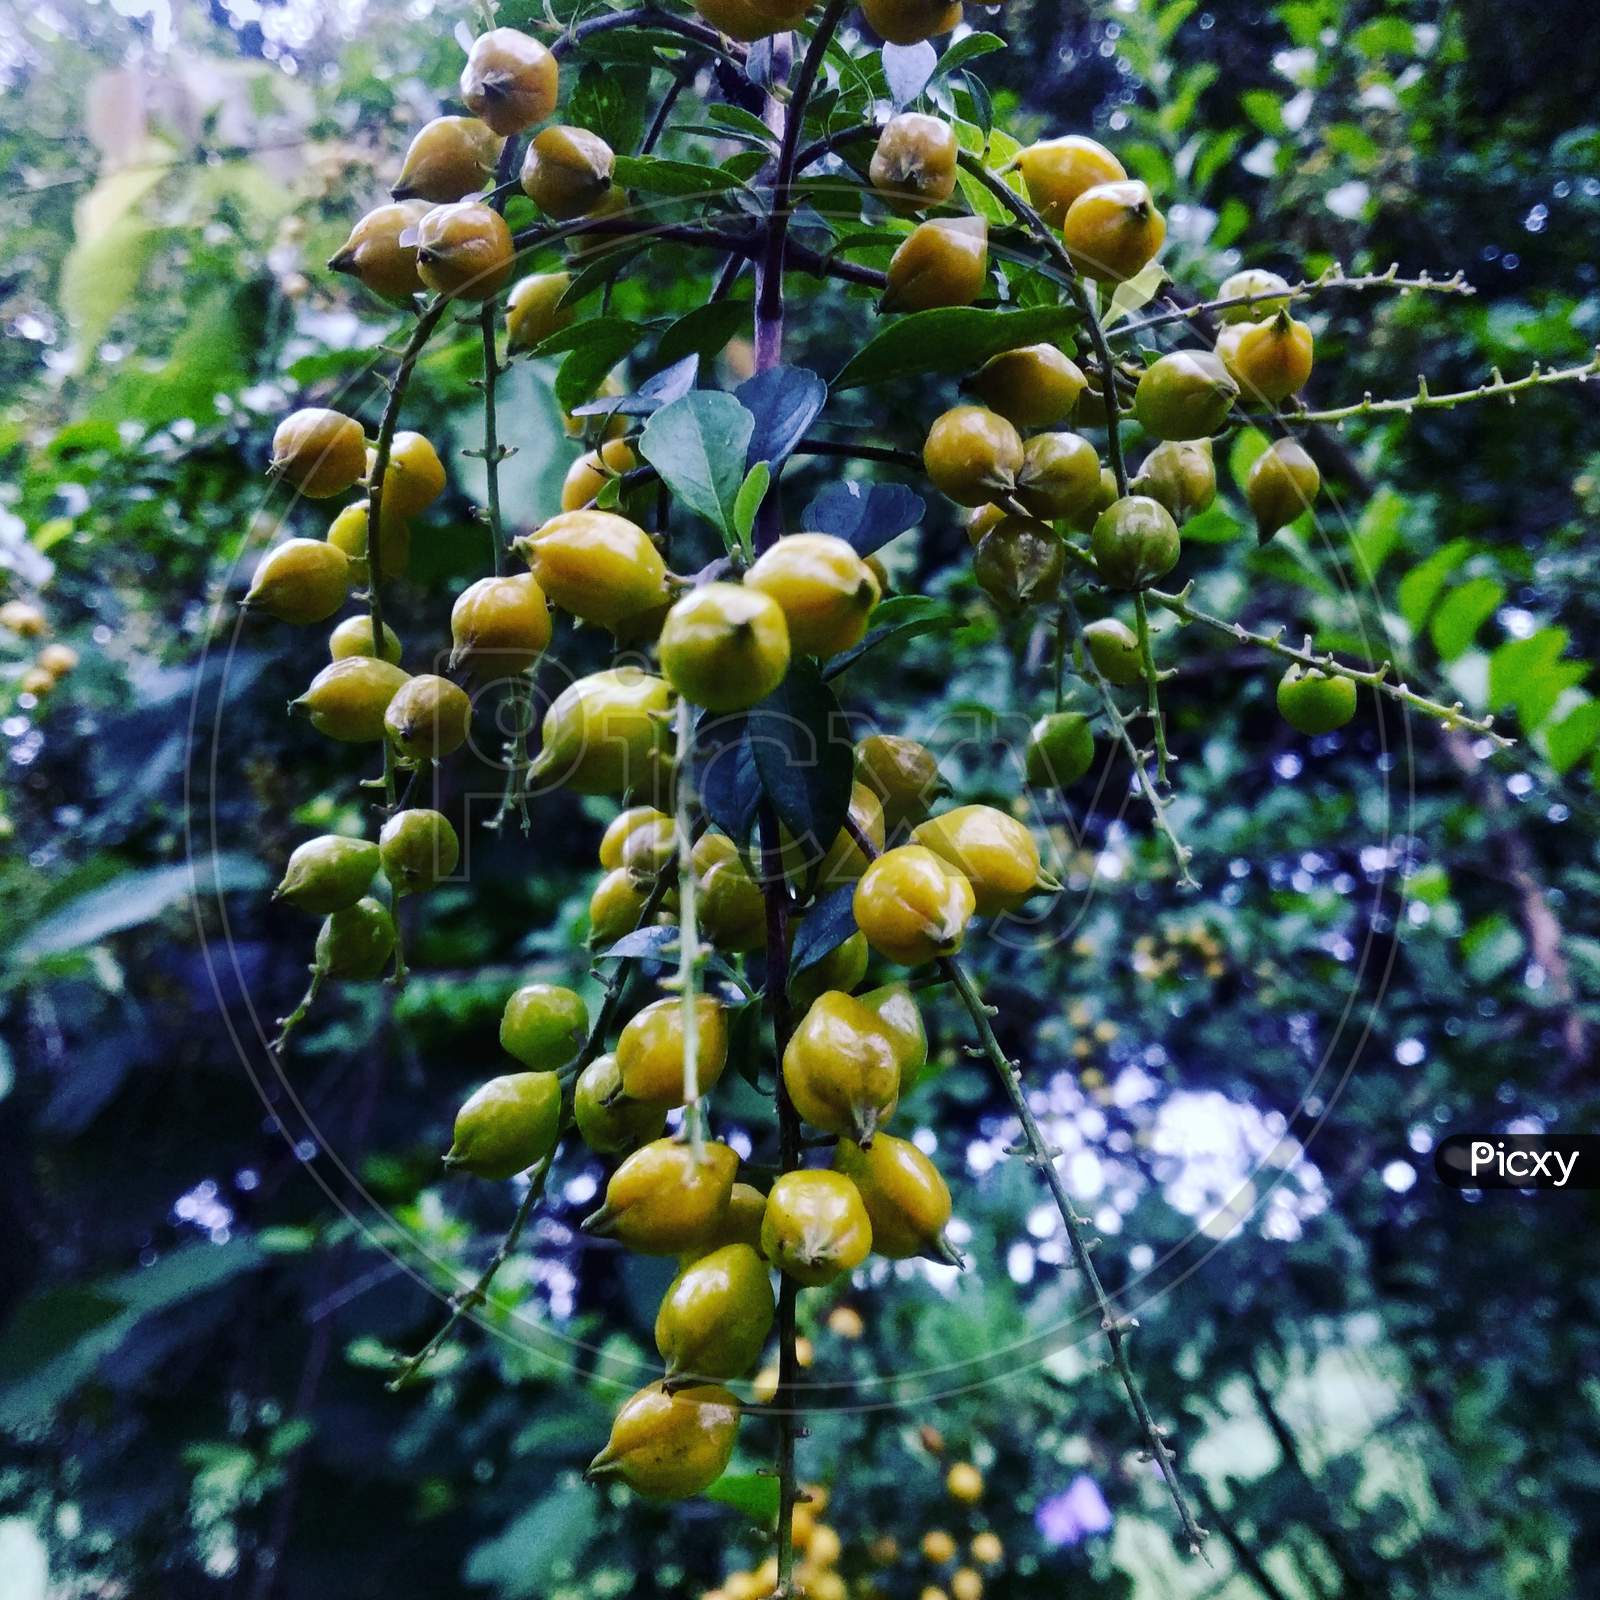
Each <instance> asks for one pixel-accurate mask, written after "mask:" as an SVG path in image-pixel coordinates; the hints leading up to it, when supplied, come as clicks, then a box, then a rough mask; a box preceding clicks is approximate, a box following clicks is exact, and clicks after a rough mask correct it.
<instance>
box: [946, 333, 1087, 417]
mask: <svg viewBox="0 0 1600 1600" xmlns="http://www.w3.org/2000/svg"><path fill="white" fill-rule="evenodd" d="M1087 384H1088V380H1087V379H1086V378H1085V377H1084V375H1083V369H1082V368H1081V367H1079V365H1078V364H1077V362H1075V361H1073V360H1071V359H1070V358H1069V357H1068V356H1066V355H1064V354H1063V353H1062V352H1061V351H1060V350H1058V349H1056V347H1055V346H1054V345H1053V344H1030V345H1024V346H1023V347H1022V348H1021V349H1020V350H1004V351H1002V352H1001V353H1000V354H999V355H997V356H993V357H991V358H990V359H989V360H988V361H986V362H985V363H984V364H983V366H982V367H980V368H979V369H978V371H977V373H976V374H975V375H974V376H973V377H972V378H970V379H968V381H967V385H966V387H967V388H969V389H970V390H971V391H972V392H973V393H974V394H975V395H977V397H978V398H979V399H980V400H981V401H983V403H984V404H985V405H986V406H988V408H989V409H990V410H991V411H997V412H999V413H1000V415H1001V416H1002V417H1004V418H1005V419H1006V420H1007V421H1008V422H1010V423H1012V424H1013V425H1014V426H1015V427H1018V428H1053V427H1055V426H1056V425H1057V424H1058V423H1062V422H1065V421H1066V420H1067V419H1068V418H1069V417H1070V416H1071V415H1072V412H1073V409H1074V407H1076V405H1077V404H1078V397H1079V396H1080V395H1081V394H1082V393H1083V391H1084V389H1085V388H1086V387H1087Z"/></svg>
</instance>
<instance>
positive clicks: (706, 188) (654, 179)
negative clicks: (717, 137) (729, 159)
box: [613, 156, 738, 196]
mask: <svg viewBox="0 0 1600 1600" xmlns="http://www.w3.org/2000/svg"><path fill="white" fill-rule="evenodd" d="M613 175H614V177H615V178H616V181H617V182H618V183H620V184H621V185H622V187H623V188H624V189H628V190H639V191H641V192H643V193H645V194H666V195H679V196H682V195H696V194H716V193H718V192H719V191H721V190H723V189H729V188H732V187H734V185H735V184H736V183H737V182H738V180H737V179H736V178H735V177H734V175H733V174H732V173H731V172H727V171H725V170H724V169H723V168H721V167H709V166H701V165H700V164H699V163H698V162H693V161H666V160H663V159H662V158H661V157H659V156H618V157H617V159H616V164H615V166H614V168H613Z"/></svg>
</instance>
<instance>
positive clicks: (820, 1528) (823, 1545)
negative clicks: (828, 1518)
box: [806, 1522, 844, 1600]
mask: <svg viewBox="0 0 1600 1600" xmlns="http://www.w3.org/2000/svg"><path fill="white" fill-rule="evenodd" d="M843 1554H844V1541H843V1540H842V1539H841V1538H840V1537H839V1533H838V1530H837V1529H836V1528H832V1527H830V1526H829V1525H828V1524H827V1523H826V1522H819V1523H817V1524H815V1525H814V1527H813V1528H812V1530H811V1537H810V1539H809V1540H808V1541H807V1542H806V1564H807V1566H810V1567H812V1568H819V1567H831V1566H833V1565H834V1564H835V1563H836V1562H837V1561H838V1559H839V1557H840V1556H842V1555H843ZM816 1576H818V1577H820V1576H822V1574H821V1573H817V1574H816ZM806 1595H807V1600H812V1597H817V1600H820V1597H818V1596H817V1590H816V1589H815V1588H814V1587H808V1588H807V1589H806Z"/></svg>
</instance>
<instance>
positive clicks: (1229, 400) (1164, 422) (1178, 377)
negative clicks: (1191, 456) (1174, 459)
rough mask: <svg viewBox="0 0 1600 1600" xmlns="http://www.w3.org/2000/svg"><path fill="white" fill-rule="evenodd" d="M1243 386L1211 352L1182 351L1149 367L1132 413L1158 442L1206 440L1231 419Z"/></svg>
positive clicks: (1140, 385) (1134, 402)
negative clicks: (1165, 440) (1229, 417)
mask: <svg viewBox="0 0 1600 1600" xmlns="http://www.w3.org/2000/svg"><path fill="white" fill-rule="evenodd" d="M1238 398H1239V385H1238V384H1237V383H1236V382H1235V381H1234V380H1233V378H1232V377H1230V376H1229V373H1228V369H1227V368H1226V367H1225V366H1224V365H1223V364H1222V360H1221V358H1220V357H1218V356H1215V355H1213V354H1212V353H1211V352H1210V351H1209V350H1177V351H1174V352H1173V353H1172V354H1171V355H1165V356H1162V357H1161V359H1160V360H1159V361H1157V362H1155V363H1154V365H1152V366H1151V367H1149V368H1147V369H1146V371H1145V373H1144V376H1143V377H1141V378H1140V379H1139V387H1138V388H1137V389H1136V390H1135V391H1134V396H1133V414H1134V416H1135V417H1137V418H1138V419H1139V426H1140V427H1142V428H1143V429H1144V430H1145V432H1146V433H1148V434H1152V435H1153V436H1154V437H1155V438H1157V439H1202V438H1204V437H1205V436H1206V435H1207V434H1212V433H1215V432H1216V431H1217V429H1218V428H1220V427H1221V426H1222V424H1223V423H1224V422H1225V421H1226V420H1227V417H1228V413H1229V411H1231V410H1232V409H1233V403H1234V401H1235V400H1237V399H1238Z"/></svg>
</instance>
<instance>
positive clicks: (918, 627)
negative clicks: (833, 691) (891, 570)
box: [823, 594, 965, 678]
mask: <svg viewBox="0 0 1600 1600" xmlns="http://www.w3.org/2000/svg"><path fill="white" fill-rule="evenodd" d="M964 620H965V619H964V618H963V616H962V614H961V612H960V611H959V610H957V609H956V607H954V606H952V605H951V604H950V602H949V601H948V600H936V599H935V598H934V597H933V596H932V595H926V594H897V595H891V596H890V597H889V598H888V599H887V600H885V601H884V602H883V603H882V604H881V605H880V606H879V607H878V608H877V610H875V611H874V612H873V613H872V627H871V628H870V629H869V630H868V632H867V635H866V637H865V638H864V639H863V640H862V641H861V643H860V644H858V645H857V646H856V647H855V648H854V649H853V650H846V651H845V652H844V654H843V655H837V656H834V657H833V659H832V660H831V661H829V662H828V665H827V667H826V668H825V669H824V673H823V675H824V676H825V677H828V678H837V677H838V676H839V674H840V673H841V672H846V671H848V670H849V669H850V668H851V667H853V666H854V665H855V664H856V662H858V661H859V660H860V659H861V658H862V656H864V655H865V654H866V653H867V652H868V651H869V650H875V649H877V647H878V646H879V645H880V644H885V643H887V642H888V641H889V640H891V639H897V640H906V639H915V638H916V637H917V636H918V635H919V634H924V633H939V632H942V631H944V630H945V629H948V628H959V627H960V626H961V624H962V622H963V621H964Z"/></svg>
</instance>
